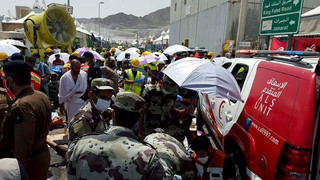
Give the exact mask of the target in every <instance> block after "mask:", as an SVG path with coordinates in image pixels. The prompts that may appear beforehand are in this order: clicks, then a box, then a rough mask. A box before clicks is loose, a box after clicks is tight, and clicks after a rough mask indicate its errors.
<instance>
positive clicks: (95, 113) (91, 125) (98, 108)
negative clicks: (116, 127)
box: [68, 78, 114, 157]
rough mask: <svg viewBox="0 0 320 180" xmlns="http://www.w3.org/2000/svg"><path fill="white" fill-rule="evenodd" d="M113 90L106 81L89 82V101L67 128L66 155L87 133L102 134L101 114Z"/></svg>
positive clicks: (103, 128)
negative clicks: (67, 142) (67, 143)
mask: <svg viewBox="0 0 320 180" xmlns="http://www.w3.org/2000/svg"><path fill="white" fill-rule="evenodd" d="M113 91H114V89H113V88H112V86H111V84H110V82H109V81H108V79H104V78H96V79H93V80H92V81H91V90H90V92H89V100H88V101H87V102H86V104H85V105H84V107H82V108H81V109H80V110H79V111H78V112H77V113H76V114H75V116H74V117H73V119H72V120H71V122H70V128H69V145H68V155H69V157H70V155H71V154H72V151H73V148H74V146H75V145H76V143H77V141H78V140H79V139H81V138H82V137H83V136H84V135H86V134H89V133H93V132H95V133H102V132H103V131H104V130H106V125H105V122H104V120H103V117H102V113H103V112H104V111H106V110H107V109H108V108H109V106H110V101H111V97H112V95H113Z"/></svg>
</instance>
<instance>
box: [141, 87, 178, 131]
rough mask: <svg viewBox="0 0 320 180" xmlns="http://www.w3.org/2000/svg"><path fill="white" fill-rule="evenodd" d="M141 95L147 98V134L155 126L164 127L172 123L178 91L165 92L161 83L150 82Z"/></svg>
mask: <svg viewBox="0 0 320 180" xmlns="http://www.w3.org/2000/svg"><path fill="white" fill-rule="evenodd" d="M141 96H142V97H143V98H144V99H145V100H146V112H145V113H146V119H145V127H146V130H145V132H146V134H150V133H151V132H152V130H153V129H155V128H159V127H160V128H164V127H168V126H170V125H171V124H172V118H173V111H174V110H175V102H176V93H175V94H165V93H163V92H162V89H161V87H160V86H159V85H150V84H148V85H146V86H145V89H144V91H143V93H142V95H141Z"/></svg>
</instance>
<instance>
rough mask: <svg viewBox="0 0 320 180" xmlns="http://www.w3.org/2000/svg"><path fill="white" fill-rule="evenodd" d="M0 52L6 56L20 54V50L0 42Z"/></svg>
mask: <svg viewBox="0 0 320 180" xmlns="http://www.w3.org/2000/svg"><path fill="white" fill-rule="evenodd" d="M0 52H5V53H7V54H8V56H11V55H12V54H13V53H20V49H18V48H17V47H15V46H13V45H11V44H7V43H4V42H0Z"/></svg>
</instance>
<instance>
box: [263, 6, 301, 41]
mask: <svg viewBox="0 0 320 180" xmlns="http://www.w3.org/2000/svg"><path fill="white" fill-rule="evenodd" d="M302 4H303V0H263V3H262V9H261V21H260V35H277V34H293V33H298V32H299V25H300V16H301V9H302Z"/></svg>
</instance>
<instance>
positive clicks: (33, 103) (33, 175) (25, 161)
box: [0, 61, 51, 179]
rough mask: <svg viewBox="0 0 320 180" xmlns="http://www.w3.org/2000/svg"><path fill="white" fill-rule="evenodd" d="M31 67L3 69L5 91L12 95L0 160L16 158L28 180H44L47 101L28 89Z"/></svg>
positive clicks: (10, 64)
mask: <svg viewBox="0 0 320 180" xmlns="http://www.w3.org/2000/svg"><path fill="white" fill-rule="evenodd" d="M31 69H32V67H31V66H30V65H29V64H28V63H26V62H24V61H11V62H8V63H7V64H5V65H4V67H3V70H4V73H5V82H6V87H7V88H8V89H9V90H10V91H11V92H12V93H13V94H14V95H15V99H14V102H13V104H12V105H11V107H10V108H9V110H8V114H7V115H6V116H5V119H4V121H3V124H2V125H3V126H2V127H3V131H2V132H1V139H0V158H4V157H14V158H17V159H18V160H19V161H20V162H21V164H22V165H23V166H24V168H25V169H26V171H27V173H28V175H29V178H30V179H46V176H47V171H48V169H49V163H50V153H49V150H48V147H47V145H46V137H47V134H48V131H49V126H50V122H51V107H50V101H49V98H48V97H47V96H46V95H45V94H44V93H42V92H39V91H34V90H33V89H32V87H31V85H30V79H31V75H30V71H31Z"/></svg>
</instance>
